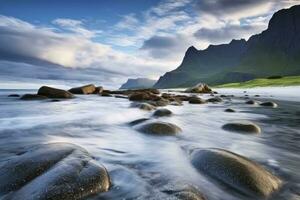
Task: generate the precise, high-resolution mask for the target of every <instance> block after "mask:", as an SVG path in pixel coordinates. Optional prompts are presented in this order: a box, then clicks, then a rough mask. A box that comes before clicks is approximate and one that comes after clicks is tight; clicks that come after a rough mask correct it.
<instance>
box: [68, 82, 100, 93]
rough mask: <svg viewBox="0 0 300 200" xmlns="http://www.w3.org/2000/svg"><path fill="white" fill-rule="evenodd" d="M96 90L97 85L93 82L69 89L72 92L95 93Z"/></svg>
mask: <svg viewBox="0 0 300 200" xmlns="http://www.w3.org/2000/svg"><path fill="white" fill-rule="evenodd" d="M102 90H103V89H102ZM95 91H96V87H95V85H93V84H89V85H84V86H81V87H75V88H71V89H69V92H71V93H72V94H93V93H95ZM101 92H102V91H101Z"/></svg>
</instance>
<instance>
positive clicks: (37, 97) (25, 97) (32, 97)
mask: <svg viewBox="0 0 300 200" xmlns="http://www.w3.org/2000/svg"><path fill="white" fill-rule="evenodd" d="M20 99H21V100H44V99H48V97H46V96H42V95H37V94H24V95H23V96H22V97H21V98H20Z"/></svg>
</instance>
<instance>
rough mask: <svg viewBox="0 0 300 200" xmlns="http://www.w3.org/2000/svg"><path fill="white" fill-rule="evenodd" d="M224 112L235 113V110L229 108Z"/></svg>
mask: <svg viewBox="0 0 300 200" xmlns="http://www.w3.org/2000/svg"><path fill="white" fill-rule="evenodd" d="M224 111H225V112H231V113H233V112H235V110H233V109H232V108H227V109H225V110H224Z"/></svg>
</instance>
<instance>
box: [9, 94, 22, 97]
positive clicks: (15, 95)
mask: <svg viewBox="0 0 300 200" xmlns="http://www.w3.org/2000/svg"><path fill="white" fill-rule="evenodd" d="M8 97H20V95H19V94H10V95H8Z"/></svg>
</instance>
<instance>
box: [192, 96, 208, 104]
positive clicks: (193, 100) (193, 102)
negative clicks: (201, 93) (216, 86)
mask: <svg viewBox="0 0 300 200" xmlns="http://www.w3.org/2000/svg"><path fill="white" fill-rule="evenodd" d="M189 103H190V104H204V103H206V101H205V100H203V99H201V98H199V97H190V98H189Z"/></svg>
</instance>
